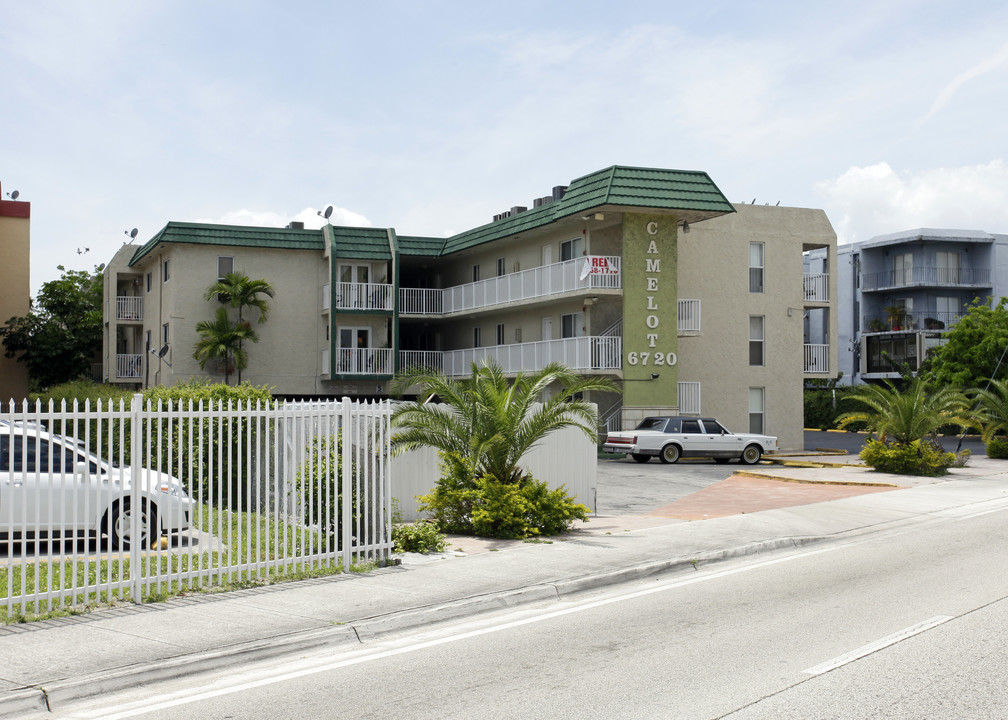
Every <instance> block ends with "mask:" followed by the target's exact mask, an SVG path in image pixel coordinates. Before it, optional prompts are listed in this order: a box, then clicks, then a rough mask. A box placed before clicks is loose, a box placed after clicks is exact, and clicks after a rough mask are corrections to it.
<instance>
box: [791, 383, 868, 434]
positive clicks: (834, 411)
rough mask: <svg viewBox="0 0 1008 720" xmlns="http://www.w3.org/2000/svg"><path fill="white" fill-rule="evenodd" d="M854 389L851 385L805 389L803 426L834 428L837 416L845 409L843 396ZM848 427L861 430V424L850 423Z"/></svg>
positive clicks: (854, 390)
mask: <svg viewBox="0 0 1008 720" xmlns="http://www.w3.org/2000/svg"><path fill="white" fill-rule="evenodd" d="M856 391H857V388H856V387H853V386H840V387H835V388H817V389H812V390H805V393H804V402H805V427H807V428H819V429H820V430H832V429H834V428H836V421H837V418H838V417H839V416H840V415H842V414H843V413H844V412H845V411H846V409H847V408H846V407H845V406H846V403H845V398H846V397H847V396H848V395H850V394H851V393H853V392H856ZM849 429H851V430H861V429H863V426H861V425H852V426H851V427H850V428H849Z"/></svg>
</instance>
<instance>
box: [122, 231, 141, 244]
mask: <svg viewBox="0 0 1008 720" xmlns="http://www.w3.org/2000/svg"><path fill="white" fill-rule="evenodd" d="M138 232H139V231H138V230H137V229H136V228H133V229H132V230H123V234H124V235H129V237H130V242H133V241H134V240H136V236H137V233H138Z"/></svg>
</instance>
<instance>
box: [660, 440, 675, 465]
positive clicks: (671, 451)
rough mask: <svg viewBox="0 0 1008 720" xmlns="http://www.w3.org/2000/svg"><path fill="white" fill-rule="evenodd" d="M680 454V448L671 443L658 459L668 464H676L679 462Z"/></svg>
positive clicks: (662, 450)
mask: <svg viewBox="0 0 1008 720" xmlns="http://www.w3.org/2000/svg"><path fill="white" fill-rule="evenodd" d="M679 453H680V450H679V446H678V445H676V444H674V443H669V444H668V445H666V446H665V447H663V448H662V449H661V455H659V456H658V459H659V460H661V461H662V462H663V463H666V464H668V463H674V462H677V461H678V460H679Z"/></svg>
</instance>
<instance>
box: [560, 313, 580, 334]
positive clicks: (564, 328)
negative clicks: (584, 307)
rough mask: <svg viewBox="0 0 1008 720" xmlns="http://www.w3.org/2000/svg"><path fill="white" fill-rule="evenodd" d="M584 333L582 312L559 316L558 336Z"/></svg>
mask: <svg viewBox="0 0 1008 720" xmlns="http://www.w3.org/2000/svg"><path fill="white" fill-rule="evenodd" d="M583 335H584V313H582V312H575V313H568V314H566V315H561V316H560V337H562V338H573V337H582V336H583Z"/></svg>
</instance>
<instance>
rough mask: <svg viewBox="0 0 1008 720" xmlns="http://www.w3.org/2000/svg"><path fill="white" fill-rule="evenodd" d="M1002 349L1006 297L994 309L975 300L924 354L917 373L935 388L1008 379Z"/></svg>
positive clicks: (1007, 338) (1007, 330) (1006, 341)
mask: <svg viewBox="0 0 1008 720" xmlns="http://www.w3.org/2000/svg"><path fill="white" fill-rule="evenodd" d="M988 300H989V299H988ZM1006 347H1008V298H1001V300H1000V302H998V304H997V305H995V306H994V307H990V306H989V304H984V303H981V301H980V300H979V299H977V300H974V301H973V302H972V303H971V304H970V306H969V309H968V310H967V312H966V315H965V316H964V317H963V318H962V319H961V320H959V322H958V323H956V325H955V327H953V328H952V329H951V330H949V331H948V332H947V333H945V342H944V343H943V344H942V345H939V346H938V347H936V348H934V349H932V350H931V351H930V352H929V353H928V356H927V358H926V359H925V361H924V362H923V363H922V364H921V369H920V372H919V373H918V374H920V375H929V377H930V379H931V381H932V382H933V383H934V384H935V385H938V386H948V385H951V386H953V387H958V388H970V387H979V386H981V385H983V384H984V382H985V381H986V380H988V379H993V378H995V377H997V378H1002V379H1003V378H1008V364H1006V363H1005V362H1004V361H1003V360H1002V358H1003V357H1005V355H1004V353H1005V348H1006ZM1006 359H1008V357H1006ZM999 362H1000V365H999V364H998V363H999Z"/></svg>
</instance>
